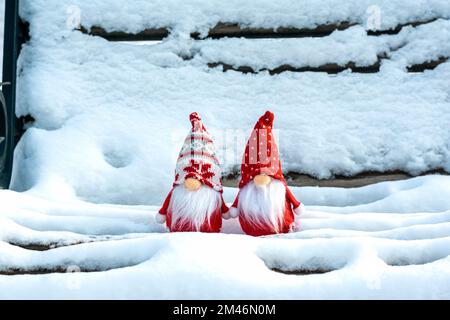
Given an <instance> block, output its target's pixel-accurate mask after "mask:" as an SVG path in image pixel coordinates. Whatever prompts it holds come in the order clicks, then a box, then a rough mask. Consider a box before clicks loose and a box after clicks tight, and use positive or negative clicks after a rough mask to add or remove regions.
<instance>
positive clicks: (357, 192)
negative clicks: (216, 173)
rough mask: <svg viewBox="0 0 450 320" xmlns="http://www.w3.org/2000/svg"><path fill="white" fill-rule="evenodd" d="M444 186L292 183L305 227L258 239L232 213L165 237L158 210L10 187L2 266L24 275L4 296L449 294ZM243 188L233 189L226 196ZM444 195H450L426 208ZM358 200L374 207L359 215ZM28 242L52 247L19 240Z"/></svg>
mask: <svg viewBox="0 0 450 320" xmlns="http://www.w3.org/2000/svg"><path fill="white" fill-rule="evenodd" d="M445 186H446V187H445ZM448 186H450V177H447V176H439V175H436V176H427V177H421V178H415V179H411V180H406V181H399V182H385V183H380V184H376V185H372V186H368V187H363V188H357V189H345V190H343V189H337V188H311V187H305V188H293V192H294V193H295V194H296V196H301V197H303V198H304V199H305V204H306V206H307V209H308V210H307V212H306V213H305V214H304V215H303V217H302V220H301V222H300V223H301V227H302V231H301V232H297V233H290V234H286V235H277V236H269V237H261V238H254V237H249V236H245V235H242V231H241V230H240V227H239V224H238V222H237V220H236V219H233V220H228V221H225V222H224V228H223V231H222V233H221V234H200V233H179V234H169V233H167V232H166V231H165V230H164V228H162V227H161V226H160V225H158V224H156V222H155V221H154V219H153V218H154V216H155V215H156V212H157V209H158V207H153V206H123V205H99V204H92V203H88V202H84V201H81V200H77V201H72V202H67V201H60V202H58V201H54V200H52V201H50V200H46V199H43V198H40V197H36V196H34V195H32V194H30V193H16V192H13V191H2V192H0V203H2V210H1V211H0V226H1V227H0V273H5V272H8V271H13V272H16V273H18V274H19V275H14V276H12V275H0V298H2V299H15V298H22V299H61V298H62V299H448V298H450V286H449V283H450V259H449V256H450V223H449V221H450V211H449V210H448V208H450V188H449V187H448ZM442 187H445V188H442ZM236 192H237V190H236V189H233V188H226V190H225V199H226V201H227V202H231V201H232V200H233V197H234V196H235V195H236ZM343 193H345V195H343ZM417 193H420V194H421V196H420V197H416V194H417ZM436 193H441V194H442V199H441V200H437V201H436V204H435V206H430V207H429V209H428V210H427V209H425V208H424V209H420V203H421V202H422V201H425V200H426V199H428V198H432V195H433V194H436ZM399 195H403V196H404V197H405V199H406V197H407V199H408V200H404V201H401V202H399V201H398V200H397V199H396V196H399ZM342 201H347V202H346V204H345V205H344V204H343V203H342ZM362 202H364V203H365V205H366V209H369V208H371V211H367V212H361V211H360V204H361V203H362ZM380 202H381V203H384V208H386V210H384V211H379V208H380ZM415 205H417V206H419V209H418V210H416V211H408V208H410V206H415ZM402 206H403V209H402ZM337 208H345V212H342V213H340V212H335V211H336V210H335V209H337ZM393 208H396V210H397V213H394V212H390V213H389V211H390V210H392V209H393ZM445 208H446V209H445ZM398 212H403V213H398ZM33 217H35V218H33ZM82 226H84V227H82ZM31 244H33V245H47V246H50V245H51V247H50V250H46V251H36V250H27V249H24V248H21V247H19V246H22V247H25V248H26V247H27V245H28V246H29V245H31ZM272 269H277V270H281V271H283V272H287V273H288V272H294V274H283V273H279V272H275V271H273V270H272ZM64 270H66V271H67V272H64ZM52 271H53V272H55V271H58V272H62V273H50V272H52ZM308 271H309V272H313V273H312V274H309V275H302V274H298V275H297V274H295V272H308ZM33 272H35V273H39V272H41V273H42V272H45V274H34V275H33V274H31V273H33ZM317 272H324V273H317ZM418 275H420V276H418ZM212 284H214V285H212Z"/></svg>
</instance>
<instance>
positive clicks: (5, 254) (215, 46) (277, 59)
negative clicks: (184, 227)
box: [0, 0, 450, 299]
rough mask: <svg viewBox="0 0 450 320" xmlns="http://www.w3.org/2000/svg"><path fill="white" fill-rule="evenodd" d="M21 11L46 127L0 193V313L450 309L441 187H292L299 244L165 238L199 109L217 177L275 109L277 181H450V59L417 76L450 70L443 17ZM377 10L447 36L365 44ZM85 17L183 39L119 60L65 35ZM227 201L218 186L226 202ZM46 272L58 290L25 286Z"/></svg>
mask: <svg viewBox="0 0 450 320" xmlns="http://www.w3.org/2000/svg"><path fill="white" fill-rule="evenodd" d="M21 3H22V5H21V15H22V17H24V18H25V19H26V20H27V21H29V22H30V23H31V36H32V40H31V42H30V43H28V44H27V45H26V46H25V47H24V48H23V51H22V54H21V56H20V61H19V64H20V66H19V71H20V73H19V87H18V110H17V115H19V116H20V115H25V114H28V113H30V114H31V115H32V116H33V117H34V118H35V119H36V122H35V124H33V125H32V126H31V128H29V129H28V130H27V132H26V133H25V135H24V137H23V138H22V139H21V141H20V143H19V145H18V147H17V149H16V154H15V167H14V177H13V183H12V186H11V187H12V189H13V190H14V191H0V299H14V298H25V299H57V298H59V299H61V298H62V299H82V298H87V299H177V298H178V299H232V298H235V299H450V257H449V256H450V249H449V248H450V177H448V176H440V175H432V176H425V177H419V178H414V179H410V180H405V181H398V182H385V183H380V184H376V185H372V186H367V187H363V188H356V189H339V188H308V187H305V188H292V190H293V192H294V193H295V195H296V196H297V197H298V199H299V200H301V201H302V202H303V203H304V204H305V205H306V208H307V212H306V214H304V215H303V216H302V217H301V219H300V220H298V221H297V223H298V224H299V225H300V228H301V231H300V232H297V233H290V234H287V235H278V236H271V237H262V238H253V237H248V236H245V235H243V234H242V230H241V229H240V226H239V224H238V222H237V220H230V221H225V222H224V228H223V232H222V233H221V234H200V233H189V234H169V233H167V232H166V230H165V228H164V227H163V226H161V225H158V224H156V223H155V222H154V216H155V214H156V212H157V210H158V209H159V206H160V205H161V203H162V201H163V199H164V197H165V196H166V195H167V192H168V191H169V189H170V186H171V184H172V181H173V171H174V165H175V160H176V156H177V154H178V151H179V149H180V147H181V144H182V143H183V140H184V138H185V135H186V133H187V131H188V130H189V126H190V125H189V123H188V115H189V113H190V112H192V111H198V112H199V113H200V114H201V115H202V116H203V118H204V122H205V125H206V127H207V128H208V129H209V130H210V131H211V132H212V133H213V135H214V136H215V138H216V142H217V146H218V150H219V152H218V155H219V157H220V159H221V161H222V163H223V171H224V173H225V174H227V173H229V172H231V171H233V170H236V168H237V167H238V165H239V162H240V159H241V155H242V152H243V149H244V145H245V142H246V139H247V136H248V133H249V131H250V129H251V128H252V127H253V125H254V123H255V122H256V120H257V119H258V117H259V116H260V115H261V114H263V112H264V111H266V109H271V110H272V111H274V112H275V115H276V119H275V128H276V134H277V136H278V138H279V147H280V151H281V154H282V159H283V165H284V169H285V171H297V172H303V173H308V174H310V175H313V176H316V177H319V178H329V177H332V176H333V175H336V174H344V175H352V174H356V173H359V172H363V171H371V170H373V171H388V170H403V171H406V172H409V173H412V174H419V173H422V172H426V171H428V170H432V169H438V168H443V169H444V170H446V171H450V144H449V141H450V131H449V130H448V128H449V124H450V112H449V110H450V86H449V85H448V84H449V79H450V62H447V63H443V64H442V65H440V66H439V67H438V68H436V69H435V70H433V71H428V72H424V73H420V74H410V73H407V72H406V67H408V66H410V65H412V64H416V63H422V62H425V61H431V60H435V59H438V58H441V57H446V56H448V55H449V54H450V48H449V46H448V44H449V43H450V41H449V40H450V32H449V31H450V26H449V21H448V19H449V18H450V3H449V2H448V1H446V0H420V1H414V2H411V1H409V0H395V1H392V0H367V1H366V0H345V1H342V0H340V1H337V0H324V1H315V0H305V1H301V2H298V1H294V0H281V1H276V2H274V1H272V0H261V1H253V0H239V1H238V0H231V1H218V0H210V1H199V0H198V1H195V0H189V1H187V0H185V1H180V0H154V1H144V0H135V1H129V2H127V6H124V5H123V1H119V0H111V1H86V0H70V1H69V0H45V1H44V0H24V1H22V2H21ZM373 5H375V6H378V8H379V9H380V10H381V13H382V15H381V18H382V19H381V21H380V22H381V28H382V29H389V28H393V27H395V26H397V25H399V24H405V23H408V22H412V21H417V20H421V21H425V20H430V19H437V20H435V21H433V22H429V23H427V24H424V25H421V26H418V27H415V28H414V27H405V28H403V29H402V31H401V32H400V33H399V34H398V35H392V36H382V37H369V36H367V35H366V33H365V31H364V28H367V26H366V21H367V19H368V15H369V12H368V8H369V7H371V6H373ZM74 6H75V7H74ZM43 8H45V10H43ZM78 8H79V9H80V10H79V11H77V10H78ZM372 9H373V7H372ZM369 11H370V10H369ZM74 12H75V13H76V12H80V18H81V23H82V24H83V25H84V26H86V27H90V26H93V25H100V26H102V27H104V28H106V29H107V30H124V31H128V32H138V31H140V30H142V29H144V28H146V27H163V26H169V27H171V29H172V35H171V36H170V37H169V38H168V39H165V40H164V41H162V42H158V43H155V44H153V45H142V46H135V45H132V44H129V43H110V42H107V41H106V40H103V39H100V38H97V37H92V36H88V35H84V34H81V33H80V32H78V31H73V30H71V29H69V28H67V27H66V25H67V21H68V19H69V20H70V21H72V22H73V19H72V18H73V17H70V15H71V14H73V13H74ZM186 13H189V14H186ZM75 20H76V19H75ZM340 21H349V22H354V23H357V24H358V25H357V26H354V27H352V28H350V29H348V30H345V31H338V32H334V33H333V34H332V35H330V36H329V37H324V38H320V39H308V38H305V39H282V40H270V41H269V40H251V41H247V40H243V39H221V40H202V41H201V42H195V41H192V40H190V39H188V34H189V33H190V32H193V31H200V32H202V33H203V34H206V32H207V30H208V28H210V27H212V26H214V25H215V24H216V23H217V22H237V23H241V24H242V25H247V26H253V27H267V28H278V27H282V26H295V27H299V28H304V27H308V28H312V27H315V26H317V25H320V24H325V23H336V22H340ZM385 56H386V57H388V59H385V58H383V59H382V60H381V71H380V72H379V73H377V74H353V73H351V72H343V73H340V74H338V75H335V76H330V75H327V74H321V73H291V72H286V73H282V74H280V75H277V76H273V77H270V76H269V75H268V73H267V72H261V73H259V74H247V75H244V74H241V73H237V72H232V71H231V72H226V73H223V72H222V71H221V70H220V68H216V69H209V68H208V67H207V63H208V62H219V61H220V62H224V63H229V64H232V65H233V66H251V67H253V68H255V69H257V70H261V69H266V68H268V69H271V68H276V67H278V66H280V65H282V64H286V63H288V64H292V65H294V66H297V67H302V66H321V65H323V64H327V63H338V64H341V65H345V64H346V63H348V62H355V63H356V64H357V65H361V66H367V65H371V64H373V63H375V62H376V61H377V59H378V58H379V57H385ZM186 58H190V59H186ZM235 139H236V140H237V141H235ZM230 144H231V145H232V146H233V147H232V148H231V149H229V148H226V147H229V145H230ZM236 193H237V190H236V189H233V188H225V192H224V197H225V200H226V201H227V202H228V203H231V202H232V201H233V200H234V197H235V196H236ZM43 246H49V249H50V250H46V251H39V250H37V249H39V247H43ZM272 269H278V270H281V271H284V272H296V271H302V272H306V271H320V272H325V273H323V274H318V273H314V272H313V274H310V275H299V274H290V275H289V274H283V273H279V272H275V271H273V270H272ZM43 271H48V272H51V273H48V274H33V273H39V272H43ZM61 271H67V272H63V273H55V272H61ZM73 271H81V272H75V273H73ZM8 272H9V273H16V275H6V274H7V273H8ZM2 274H3V275H2Z"/></svg>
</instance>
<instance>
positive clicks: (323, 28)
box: [191, 21, 356, 39]
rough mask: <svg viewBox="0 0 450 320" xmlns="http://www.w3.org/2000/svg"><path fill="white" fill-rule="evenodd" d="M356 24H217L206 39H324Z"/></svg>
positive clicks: (195, 37) (197, 36)
mask: <svg viewBox="0 0 450 320" xmlns="http://www.w3.org/2000/svg"><path fill="white" fill-rule="evenodd" d="M354 25H356V23H350V22H347V21H344V22H340V23H337V24H336V23H335V24H326V25H319V26H317V27H315V28H293V27H283V28H278V29H269V28H248V27H241V26H240V25H239V24H237V23H218V24H217V25H216V26H215V27H214V28H212V29H211V30H210V31H209V33H208V36H207V38H212V39H219V38H224V37H228V38H241V37H244V38H248V39H259V38H305V37H326V36H329V35H330V34H332V33H333V32H334V31H336V30H346V29H348V28H350V27H352V26H354ZM191 36H192V38H194V39H201V37H200V34H199V33H197V32H196V33H193V34H191Z"/></svg>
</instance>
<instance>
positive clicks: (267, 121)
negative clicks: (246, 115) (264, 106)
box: [260, 111, 275, 127]
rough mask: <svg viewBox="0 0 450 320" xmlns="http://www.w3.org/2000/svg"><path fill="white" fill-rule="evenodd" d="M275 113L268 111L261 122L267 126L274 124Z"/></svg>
mask: <svg viewBox="0 0 450 320" xmlns="http://www.w3.org/2000/svg"><path fill="white" fill-rule="evenodd" d="M274 119H275V115H274V114H273V112H272V111H266V113H265V114H264V115H263V116H262V117H261V118H260V122H261V123H263V124H264V125H266V126H270V127H271V126H272V125H273V120H274Z"/></svg>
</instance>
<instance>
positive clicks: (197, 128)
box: [174, 112, 223, 192]
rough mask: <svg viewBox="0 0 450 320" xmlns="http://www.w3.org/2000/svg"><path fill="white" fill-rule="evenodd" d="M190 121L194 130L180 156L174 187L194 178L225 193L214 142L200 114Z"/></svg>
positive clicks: (193, 116) (195, 114)
mask: <svg viewBox="0 0 450 320" xmlns="http://www.w3.org/2000/svg"><path fill="white" fill-rule="evenodd" d="M189 120H190V121H191V124H192V129H191V132H190V133H189V134H188V136H187V137H186V140H185V141H184V145H183V147H182V148H181V151H180V155H179V156H178V160H177V166H176V169H175V182H174V186H177V185H180V184H183V183H184V181H185V180H186V179H188V178H194V179H197V180H198V181H200V182H201V183H203V184H204V185H207V186H209V187H211V188H213V189H214V190H216V191H219V192H223V187H222V173H221V169H220V163H219V160H218V159H217V157H216V151H215V147H214V141H213V139H212V137H211V135H210V134H209V132H208V131H207V130H206V128H205V125H204V124H203V122H202V119H201V118H200V116H199V115H198V113H196V112H194V113H192V114H191V115H190V116H189Z"/></svg>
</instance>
